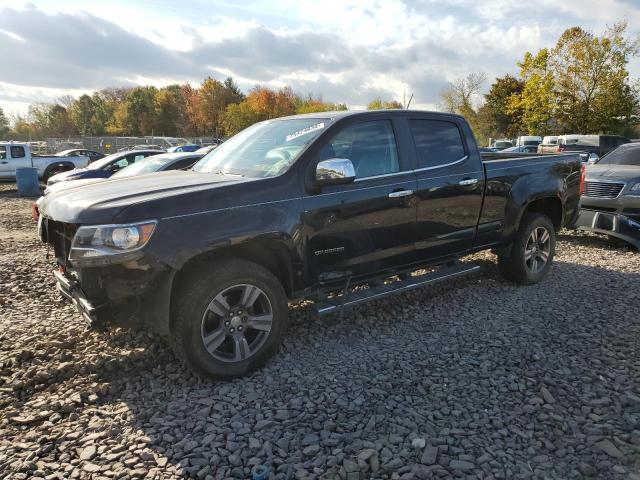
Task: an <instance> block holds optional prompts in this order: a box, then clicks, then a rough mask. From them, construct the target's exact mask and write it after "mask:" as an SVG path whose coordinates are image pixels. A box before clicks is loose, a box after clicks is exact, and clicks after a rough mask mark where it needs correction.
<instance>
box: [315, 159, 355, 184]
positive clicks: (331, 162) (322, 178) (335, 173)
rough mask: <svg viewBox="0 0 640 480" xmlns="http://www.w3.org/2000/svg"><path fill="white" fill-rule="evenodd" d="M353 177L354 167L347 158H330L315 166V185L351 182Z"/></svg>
mask: <svg viewBox="0 0 640 480" xmlns="http://www.w3.org/2000/svg"><path fill="white" fill-rule="evenodd" d="M355 178H356V171H355V168H353V163H352V162H351V160H349V159H348V158H330V159H328V160H322V161H321V162H318V165H317V166H316V178H315V183H316V185H338V184H342V183H349V182H353V181H354V180H355Z"/></svg>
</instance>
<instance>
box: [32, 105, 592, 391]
mask: <svg viewBox="0 0 640 480" xmlns="http://www.w3.org/2000/svg"><path fill="white" fill-rule="evenodd" d="M583 181H584V169H583V168H582V167H581V162H580V158H579V156H578V154H577V153H571V154H563V155H545V156H540V157H535V156H531V155H528V156H526V157H518V155H517V154H512V155H509V154H505V155H501V154H499V153H496V154H489V157H488V158H487V159H482V158H481V156H480V154H479V153H478V147H477V145H476V142H475V139H474V137H473V134H472V133H471V130H470V128H469V126H468V124H467V123H466V121H465V120H464V119H463V118H462V117H460V116H456V115H450V114H444V113H432V112H422V111H410V110H386V111H372V112H324V113H313V114H308V115H299V116H293V117H286V118H280V119H275V120H268V121H265V122H261V123H257V124H255V125H253V126H251V127H249V128H247V129H246V130H244V131H242V132H240V133H239V134H237V135H236V136H235V137H233V138H231V139H229V140H228V141H226V142H225V143H223V144H222V145H220V146H219V147H218V148H216V149H215V150H213V151H211V152H210V153H209V154H207V155H206V156H205V157H203V158H202V159H201V160H200V161H199V162H198V163H196V164H195V166H194V167H193V169H192V170H191V171H184V172H159V173H154V174H150V175H142V176H135V177H129V178H122V179H118V180H113V181H108V182H101V183H95V184H89V185H86V186H79V187H78V188H74V189H68V190H65V191H60V192H57V193H52V194H51V195H47V196H46V197H45V198H44V200H43V202H42V203H41V205H40V212H41V216H40V219H39V226H38V231H39V234H40V237H41V239H42V240H43V241H44V242H47V243H48V244H49V245H50V247H51V248H52V249H53V251H54V252H55V257H56V259H57V263H58V270H57V271H55V275H56V277H57V281H58V287H59V290H60V291H61V292H62V293H63V294H64V295H65V296H66V297H68V298H69V299H71V300H72V301H73V302H74V303H75V304H76V306H77V308H78V309H79V311H80V313H81V314H82V315H83V316H84V318H85V320H86V321H87V322H88V323H89V324H90V325H92V326H94V327H105V326H110V325H130V326H131V325H147V326H148V327H150V328H152V329H154V330H156V331H158V332H160V333H162V334H164V335H166V336H168V337H169V338H170V340H171V343H172V344H173V346H174V348H175V349H176V351H177V352H178V354H179V356H180V357H181V358H182V359H183V360H184V361H185V362H186V363H187V365H189V366H191V367H192V368H193V369H195V370H196V371H197V372H199V373H200V374H203V375H205V376H209V377H214V378H221V377H222V378H228V377H234V376H240V375H243V374H245V373H247V372H249V371H251V370H253V369H255V368H257V367H258V366H260V365H261V364H263V363H264V362H265V361H266V360H267V359H268V358H269V357H270V356H271V355H272V354H273V353H274V352H275V351H276V350H277V349H278V346H279V344H280V342H281V340H282V338H283V336H284V335H285V330H286V327H287V316H288V301H289V300H298V299H313V300H315V304H314V305H315V308H316V309H317V311H318V313H319V314H326V313H331V312H336V311H341V309H343V308H347V307H351V306H353V305H355V304H358V303H361V302H365V301H368V300H374V299H379V298H381V297H384V296H386V295H391V294H393V293H397V292H404V291H407V290H410V289H414V288H417V287H420V286H422V285H426V284H429V283H433V282H437V281H441V280H445V279H448V278H454V277H459V276H462V275H465V274H469V273H472V272H474V271H476V270H477V269H478V268H479V267H478V266H477V265H472V264H469V263H466V262H460V261H458V259H460V257H462V256H464V255H467V254H469V253H471V252H476V251H480V250H485V249H493V250H494V251H495V252H496V253H497V255H498V262H499V265H500V268H501V270H502V272H504V274H505V275H506V277H507V278H509V279H511V280H513V281H515V282H518V283H521V284H533V283H536V282H539V281H540V280H542V278H543V277H544V276H545V275H546V274H547V272H548V271H549V268H550V266H551V262H552V260H553V257H554V252H555V243H556V240H555V239H556V232H557V231H558V229H560V228H561V227H562V226H563V225H565V224H568V223H571V222H573V221H574V220H575V217H576V216H577V215H578V213H579V198H580V191H581V188H582V185H583ZM424 267H428V268H427V269H425V270H422V271H426V272H427V273H424V274H422V275H416V271H417V269H418V268H424Z"/></svg>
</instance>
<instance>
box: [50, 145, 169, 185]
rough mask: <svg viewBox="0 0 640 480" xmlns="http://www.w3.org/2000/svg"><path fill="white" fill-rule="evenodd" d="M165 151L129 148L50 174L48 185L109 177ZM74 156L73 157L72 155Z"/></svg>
mask: <svg viewBox="0 0 640 480" xmlns="http://www.w3.org/2000/svg"><path fill="white" fill-rule="evenodd" d="M160 153H165V151H164V150H129V151H126V152H118V153H114V154H111V155H108V156H106V157H104V158H101V159H100V160H96V161H95V162H93V163H91V164H89V165H88V166H87V167H85V168H77V169H75V170H70V171H66V172H63V173H59V174H57V175H53V176H50V177H49V179H48V180H47V185H53V184H56V183H59V182H67V181H70V180H80V179H83V178H109V177H110V176H111V175H113V174H114V173H116V172H117V171H118V170H122V169H123V168H125V167H127V166H129V165H131V164H133V163H135V162H137V161H138V160H142V159H143V158H146V157H149V156H151V155H158V154H160ZM71 158H73V157H71Z"/></svg>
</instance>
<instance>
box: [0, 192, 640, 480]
mask: <svg viewBox="0 0 640 480" xmlns="http://www.w3.org/2000/svg"><path fill="white" fill-rule="evenodd" d="M0 190H2V191H0V272H2V273H0V278H1V281H0V478H11V479H21V478H37V477H41V478H47V479H54V478H143V477H145V478H175V477H196V478H199V479H205V478H250V476H251V475H250V472H251V469H252V467H254V466H255V465H258V464H265V465H268V466H269V467H270V469H271V472H272V477H271V478H333V477H338V476H340V477H341V478H343V479H349V480H351V479H364V478H419V479H423V478H449V477H460V478H498V479H512V478H562V479H566V478H582V477H598V478H620V479H635V480H638V479H640V356H639V353H640V342H639V341H638V339H639V338H640V336H639V335H640V316H639V313H640V288H638V287H639V286H640V281H639V280H640V255H639V254H637V253H635V252H634V251H632V250H629V249H627V248H626V247H624V246H616V245H609V244H607V243H606V242H605V241H604V240H603V239H602V238H599V237H595V236H588V235H573V234H570V233H569V232H563V234H562V235H561V236H560V241H559V243H558V256H557V257H556V263H555V266H554V267H553V269H552V271H551V273H550V275H549V276H548V277H547V279H545V281H543V282H542V283H541V284H539V285H536V286H531V287H526V288H523V287H515V286H513V285H511V284H509V283H506V282H505V281H503V280H502V279H501V278H500V276H499V275H498V272H497V269H496V265H495V258H494V257H493V256H492V255H490V254H480V255H476V256H475V257H474V259H475V260H476V261H477V262H479V263H481V264H482V266H483V269H482V273H481V274H479V275H476V276H474V277H468V278H466V279H461V280H458V281H455V282H452V283H448V284H446V285H442V286H437V287H428V288H424V289H421V290H419V291H415V292H412V293H410V294H406V295H403V296H399V297H394V298H391V299H387V300H384V301H379V302H376V303H372V304H368V305H365V306H362V307H360V308H357V309H354V310H352V311H349V312H348V313H346V314H345V315H344V318H340V317H339V316H337V315H336V316H332V317H327V318H325V319H323V320H321V321H319V320H317V319H316V318H315V317H314V316H313V314H312V313H311V312H310V310H309V309H308V308H307V307H304V306H297V307H295V308H294V309H293V311H292V321H291V328H290V332H289V335H288V338H287V340H286V341H285V344H284V346H283V348H282V351H281V353H280V355H279V356H278V357H277V358H276V359H274V360H273V361H271V362H270V363H269V364H268V365H267V367H265V368H264V369H262V370H261V371H259V372H257V373H255V374H253V375H251V376H249V377H248V378H244V379H240V380H235V381H232V382H226V383H222V382H220V383H214V382H210V381H206V380H202V379H200V378H198V377H196V376H194V375H192V374H191V373H190V372H188V371H186V370H185V369H184V368H183V367H182V366H180V364H178V363H177V362H176V359H175V357H174V356H173V354H172V353H171V351H170V349H169V348H167V346H166V345H165V343H164V342H163V341H162V340H161V339H159V338H155V337H153V336H151V335H150V334H148V333H146V332H131V331H123V330H118V331H115V332H111V333H108V334H99V333H87V332H85V331H84V326H83V323H82V320H81V318H80V317H79V315H77V314H76V313H75V312H74V310H73V309H72V308H71V306H70V305H69V304H68V303H66V302H64V301H62V300H61V299H60V298H59V296H58V295H57V294H56V292H55V290H54V282H53V277H52V275H51V273H50V271H51V270H52V269H53V267H54V266H53V264H52V262H51V261H50V260H49V261H47V260H46V258H45V257H46V248H45V247H44V246H42V245H41V244H39V243H38V242H37V241H36V240H35V227H34V225H33V223H32V222H31V220H30V219H29V206H30V201H29V200H25V199H18V198H16V197H15V191H13V190H12V189H11V187H6V186H5V187H0Z"/></svg>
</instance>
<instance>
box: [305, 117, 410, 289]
mask: <svg viewBox="0 0 640 480" xmlns="http://www.w3.org/2000/svg"><path fill="white" fill-rule="evenodd" d="M370 118H372V117H364V118H358V117H356V119H355V120H351V119H349V120H345V121H344V122H347V123H345V124H344V126H343V127H342V128H341V129H339V130H338V131H337V132H336V133H335V134H333V135H332V136H331V137H330V138H328V139H326V140H320V142H322V144H321V148H320V151H319V153H318V154H317V155H315V156H314V157H313V158H312V159H311V162H310V164H309V168H311V169H313V171H315V165H316V164H317V163H318V162H319V161H321V160H327V159H330V158H347V159H349V160H351V161H352V163H353V165H354V168H355V173H356V180H355V181H354V182H353V183H350V184H347V185H331V186H325V187H323V188H322V190H321V191H318V192H309V193H307V194H306V196H304V197H303V202H304V207H305V213H304V216H303V224H304V226H305V232H306V234H305V236H306V238H305V240H306V254H307V262H305V263H306V264H307V266H308V271H307V274H308V275H309V278H310V281H318V280H326V279H327V278H331V277H333V276H340V275H343V276H346V275H348V274H351V275H353V276H358V275H366V274H371V273H374V272H379V271H381V270H386V269H389V268H393V267H396V266H398V265H402V264H405V263H408V262H410V261H411V258H412V254H413V252H414V242H413V238H412V233H413V229H414V227H415V220H416V203H415V189H416V187H417V185H416V179H415V174H414V173H413V171H412V169H411V165H410V163H409V161H408V159H407V156H406V154H405V149H404V148H399V147H398V145H399V143H398V137H397V133H398V132H397V129H396V122H395V121H394V120H392V116H388V117H387V118H384V117H382V118H381V117H380V116H379V115H378V116H375V117H374V118H375V120H370ZM405 134H406V132H405ZM405 143H406V142H405Z"/></svg>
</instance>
